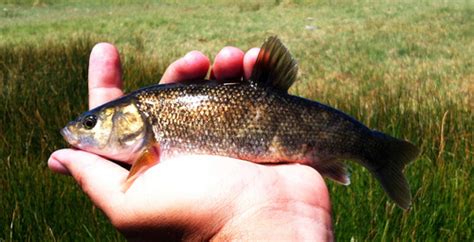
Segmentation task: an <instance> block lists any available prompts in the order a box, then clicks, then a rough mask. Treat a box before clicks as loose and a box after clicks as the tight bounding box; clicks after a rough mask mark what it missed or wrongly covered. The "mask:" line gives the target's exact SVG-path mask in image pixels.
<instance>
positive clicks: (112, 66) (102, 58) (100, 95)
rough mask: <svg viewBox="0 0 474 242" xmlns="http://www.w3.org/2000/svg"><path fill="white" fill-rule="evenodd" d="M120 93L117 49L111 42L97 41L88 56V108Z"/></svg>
mask: <svg viewBox="0 0 474 242" xmlns="http://www.w3.org/2000/svg"><path fill="white" fill-rule="evenodd" d="M122 95H123V92H122V66H121V63H120V56H119V53H118V50H117V49H116V48H115V46H113V45H112V44H109V43H99V44H97V45H95V46H94V48H93V49H92V52H91V55H90V58H89V108H90V109H92V108H94V107H97V106H99V105H101V104H103V103H106V102H108V101H111V100H114V99H116V98H118V97H120V96H122Z"/></svg>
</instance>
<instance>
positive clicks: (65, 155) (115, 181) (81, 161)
mask: <svg viewBox="0 0 474 242" xmlns="http://www.w3.org/2000/svg"><path fill="white" fill-rule="evenodd" d="M48 165H49V167H50V168H51V169H52V170H54V169H55V167H57V166H58V165H59V166H62V167H63V168H66V169H67V171H68V172H69V173H70V174H71V175H72V176H73V177H74V179H75V180H76V182H77V183H78V184H79V186H80V187H81V188H82V190H83V191H84V192H85V193H86V194H87V195H88V196H89V197H90V199H91V200H92V202H94V204H95V205H96V206H97V207H99V208H100V209H102V211H104V212H105V213H106V214H108V213H109V212H110V211H111V210H112V209H117V208H119V207H120V205H121V204H122V200H123V198H124V194H123V193H122V191H121V185H122V183H123V181H124V180H125V178H126V177H127V174H128V172H127V170H126V169H124V168H122V167H121V166H119V165H117V164H115V163H113V162H111V161H109V160H106V159H104V158H102V157H100V156H97V155H94V154H91V153H88V152H85V151H81V150H74V149H62V150H58V151H55V152H54V153H53V154H51V157H50V158H49V160H48Z"/></svg>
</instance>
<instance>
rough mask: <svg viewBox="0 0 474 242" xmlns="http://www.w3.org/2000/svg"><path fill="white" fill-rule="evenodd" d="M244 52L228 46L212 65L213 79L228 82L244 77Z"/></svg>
mask: <svg viewBox="0 0 474 242" xmlns="http://www.w3.org/2000/svg"><path fill="white" fill-rule="evenodd" d="M243 59H244V52H243V51H242V50H240V49H239V48H236V47H232V46H227V47H224V48H223V49H222V50H221V51H219V53H218V54H217V55H216V58H215V60H214V64H213V65H212V74H211V78H212V79H217V80H226V79H232V78H240V77H242V76H243V66H242V63H243Z"/></svg>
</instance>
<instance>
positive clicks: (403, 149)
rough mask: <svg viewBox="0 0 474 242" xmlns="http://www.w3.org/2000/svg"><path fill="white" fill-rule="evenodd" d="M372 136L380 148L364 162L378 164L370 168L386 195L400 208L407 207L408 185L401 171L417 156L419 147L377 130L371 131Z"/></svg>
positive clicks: (408, 205) (409, 195)
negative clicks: (374, 167) (370, 158)
mask: <svg viewBox="0 0 474 242" xmlns="http://www.w3.org/2000/svg"><path fill="white" fill-rule="evenodd" d="M373 136H374V137H375V142H377V143H379V144H381V145H382V148H381V149H380V150H379V151H378V152H375V154H373V155H371V157H372V159H373V160H369V161H366V162H368V164H379V165H378V167H377V168H376V169H370V170H371V171H372V173H373V174H374V175H375V177H376V178H377V180H379V182H380V183H381V185H382V187H383V189H384V190H385V192H386V193H387V194H388V196H389V197H390V198H391V199H392V200H393V201H394V202H395V203H396V204H397V205H398V206H400V207H401V208H403V209H409V208H410V205H411V194H410V187H409V185H408V181H407V179H406V178H405V176H404V175H403V172H402V171H403V169H404V168H405V166H406V165H407V164H408V163H410V162H411V161H413V160H414V159H415V158H416V157H417V156H418V154H419V149H418V148H417V147H416V146H414V145H413V144H411V143H410V142H407V141H404V140H400V139H396V138H393V137H391V136H388V135H386V134H383V133H381V132H378V131H373ZM369 167H370V165H369Z"/></svg>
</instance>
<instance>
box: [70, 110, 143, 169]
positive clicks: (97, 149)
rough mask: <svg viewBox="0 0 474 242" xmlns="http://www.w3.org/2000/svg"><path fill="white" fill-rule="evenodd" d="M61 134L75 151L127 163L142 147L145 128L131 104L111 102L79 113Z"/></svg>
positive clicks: (141, 117)
mask: <svg viewBox="0 0 474 242" xmlns="http://www.w3.org/2000/svg"><path fill="white" fill-rule="evenodd" d="M61 134H62V136H63V137H64V139H65V140H66V141H67V142H68V143H69V144H70V145H72V146H73V147H75V148H78V149H81V150H85V151H88V152H92V153H95V154H98V155H102V156H105V157H107V158H110V159H114V160H117V161H123V162H127V163H131V162H133V161H134V160H135V159H136V158H137V156H138V155H139V153H140V152H141V150H142V149H143V148H144V146H145V145H146V139H147V126H146V122H145V118H144V117H143V116H142V114H141V113H140V111H139V110H138V108H137V107H136V105H135V104H134V102H133V101H129V102H119V103H114V102H112V103H108V104H105V105H103V106H100V107H98V108H95V109H92V110H90V111H87V112H85V113H83V114H82V115H80V116H79V117H78V118H77V119H76V120H74V121H71V122H69V123H68V124H67V125H66V126H65V127H64V128H63V129H62V130H61Z"/></svg>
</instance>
